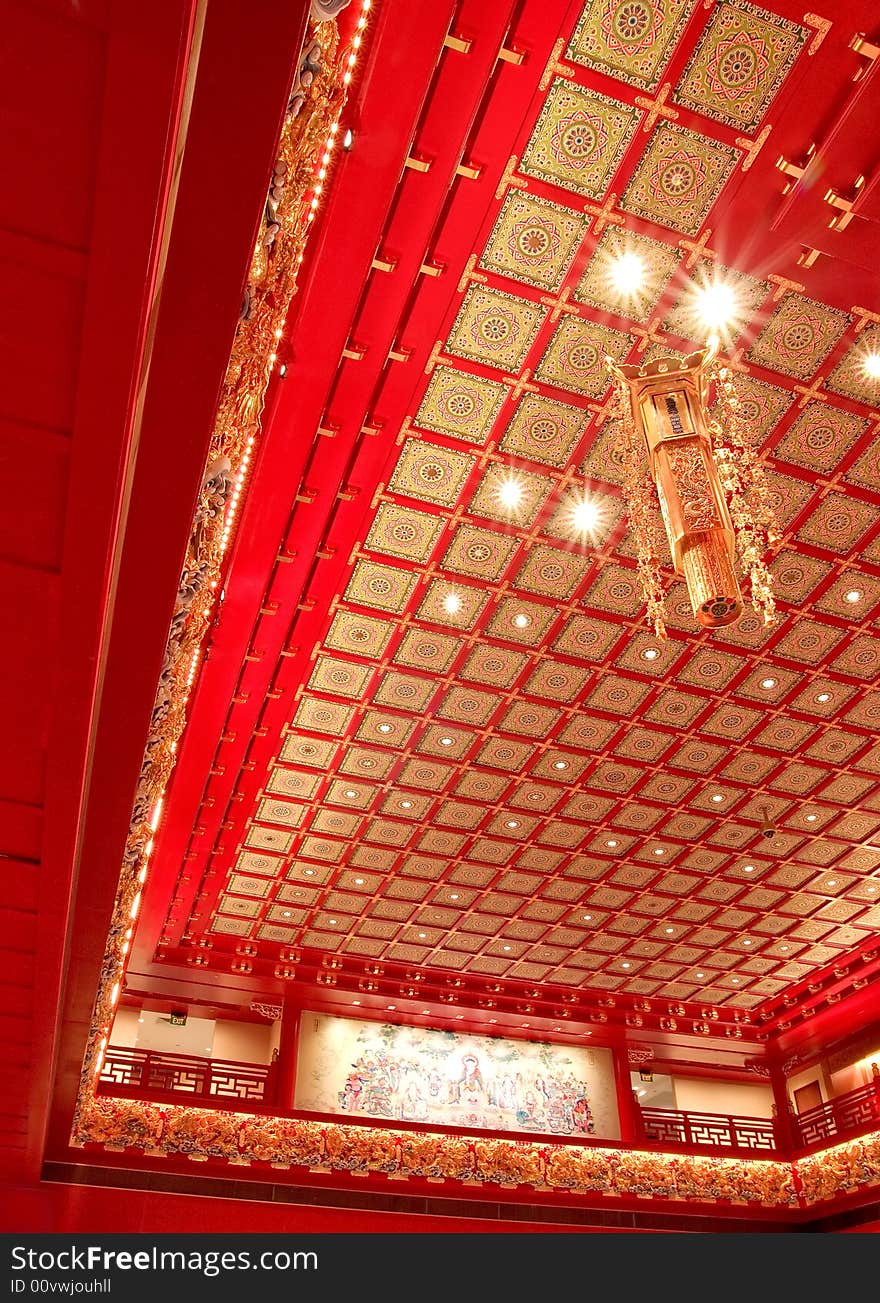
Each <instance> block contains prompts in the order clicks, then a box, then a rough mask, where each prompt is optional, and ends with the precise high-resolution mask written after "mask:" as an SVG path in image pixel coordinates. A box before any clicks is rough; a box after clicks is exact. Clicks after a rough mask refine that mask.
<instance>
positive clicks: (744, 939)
mask: <svg viewBox="0 0 880 1303" xmlns="http://www.w3.org/2000/svg"><path fill="white" fill-rule="evenodd" d="M751 944H752V943H751V941H750V940H749V938H748V937H743V945H744V946H750V945H751Z"/></svg>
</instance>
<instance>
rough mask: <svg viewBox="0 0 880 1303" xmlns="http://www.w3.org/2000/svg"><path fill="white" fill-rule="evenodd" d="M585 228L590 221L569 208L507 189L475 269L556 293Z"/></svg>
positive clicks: (584, 232)
mask: <svg viewBox="0 0 880 1303" xmlns="http://www.w3.org/2000/svg"><path fill="white" fill-rule="evenodd" d="M588 227H589V219H588V218H586V217H584V216H582V215H580V214H578V213H575V212H573V211H572V210H571V209H570V208H566V207H561V206H560V205H559V204H553V203H550V202H549V201H548V200H546V199H538V198H536V197H535V196H533V195H529V194H525V193H523V192H522V191H520V190H511V191H509V192H508V195H507V198H506V199H505V200H504V203H503V204H502V205H501V211H500V212H499V214H498V217H497V218H496V219H495V225H494V227H493V228H492V231H491V233H490V235H489V239H488V240H487V242H486V246H485V248H484V250H483V253H482V256H481V258H480V262H479V265H480V267H481V268H483V269H484V270H485V271H494V272H497V273H499V274H500V275H502V276H509V277H510V279H511V280H519V281H523V282H524V283H525V284H527V285H536V286H538V288H539V289H545V290H553V291H555V290H558V289H559V287H560V286H561V284H562V281H563V278H564V277H565V274H566V272H567V271H568V269H569V267H570V266H571V263H572V260H573V258H574V256H575V254H576V253H577V250H578V248H579V246H580V243H581V241H582V240H583V238H584V235H585V234H586V231H587V228H588Z"/></svg>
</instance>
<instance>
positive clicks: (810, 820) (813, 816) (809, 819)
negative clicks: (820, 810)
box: [807, 814, 819, 823]
mask: <svg viewBox="0 0 880 1303" xmlns="http://www.w3.org/2000/svg"><path fill="white" fill-rule="evenodd" d="M818 818H819V816H818V814H808V815H807V823H815V822H816V820H817V819H818Z"/></svg>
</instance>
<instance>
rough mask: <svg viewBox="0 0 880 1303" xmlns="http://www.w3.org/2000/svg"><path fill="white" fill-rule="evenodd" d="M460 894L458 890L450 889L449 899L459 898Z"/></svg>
mask: <svg viewBox="0 0 880 1303" xmlns="http://www.w3.org/2000/svg"><path fill="white" fill-rule="evenodd" d="M458 896H459V893H458V892H457V891H450V893H449V899H450V900H458Z"/></svg>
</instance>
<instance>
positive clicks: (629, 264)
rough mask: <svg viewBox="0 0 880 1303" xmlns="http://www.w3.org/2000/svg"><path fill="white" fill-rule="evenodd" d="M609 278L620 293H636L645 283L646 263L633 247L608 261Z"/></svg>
mask: <svg viewBox="0 0 880 1303" xmlns="http://www.w3.org/2000/svg"><path fill="white" fill-rule="evenodd" d="M608 278H609V280H610V281H611V284H612V286H613V288H614V289H615V290H616V291H617V293H618V294H623V295H630V294H636V293H637V292H638V291H639V290H640V289H641V288H642V286H643V285H644V283H645V264H644V262H643V261H642V259H641V258H640V257H639V255H638V254H637V253H634V252H633V251H632V250H631V249H628V250H626V251H625V252H624V253H620V254H618V255H617V257H616V258H612V259H611V260H610V262H609V263H608Z"/></svg>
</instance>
